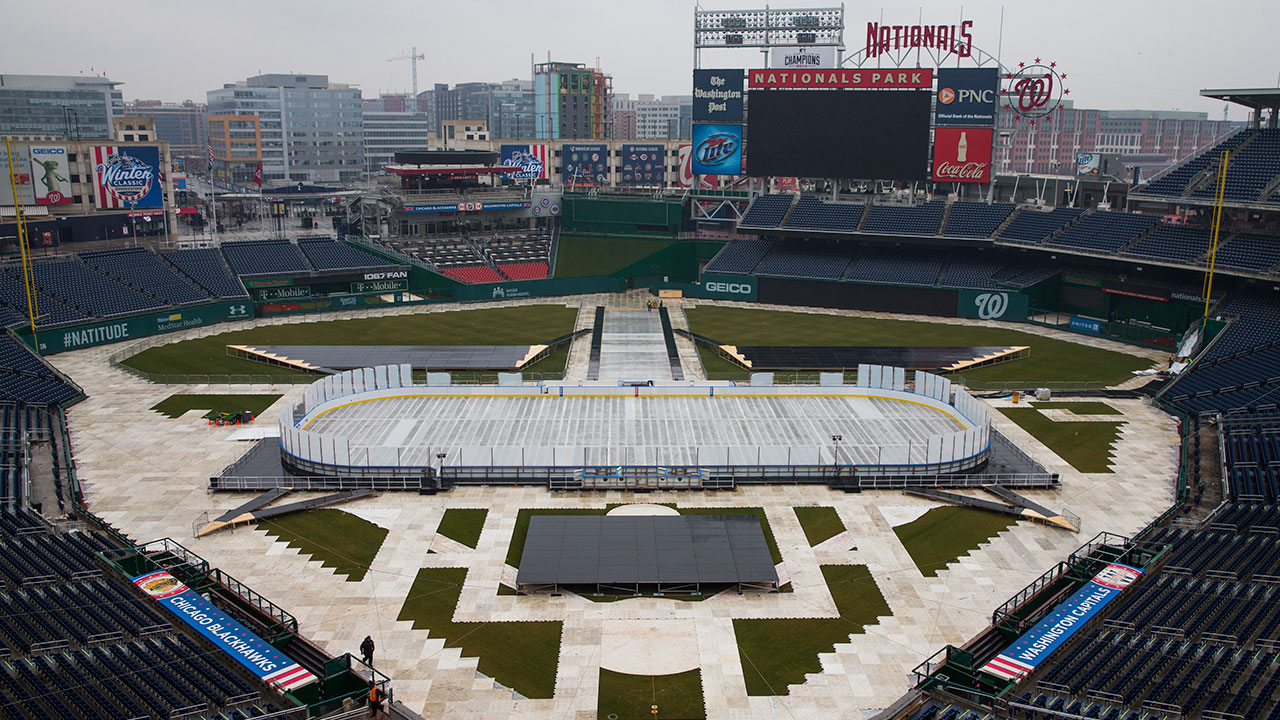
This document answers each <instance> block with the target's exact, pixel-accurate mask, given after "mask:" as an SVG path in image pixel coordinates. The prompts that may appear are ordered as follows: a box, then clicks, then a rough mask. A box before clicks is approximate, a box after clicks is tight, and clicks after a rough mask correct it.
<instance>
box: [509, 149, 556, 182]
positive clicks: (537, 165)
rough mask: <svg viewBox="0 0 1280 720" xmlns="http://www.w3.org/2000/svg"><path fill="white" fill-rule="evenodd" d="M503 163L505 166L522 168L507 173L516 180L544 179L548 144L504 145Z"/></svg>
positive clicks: (546, 174)
mask: <svg viewBox="0 0 1280 720" xmlns="http://www.w3.org/2000/svg"><path fill="white" fill-rule="evenodd" d="M501 149H502V164H503V165H504V166H505V167H516V168H520V169H519V170H518V171H516V172H512V173H505V176H506V177H509V178H513V179H515V180H543V179H545V178H546V177H547V176H548V173H547V146H546V145H541V144H539V145H503V146H502V148H501Z"/></svg>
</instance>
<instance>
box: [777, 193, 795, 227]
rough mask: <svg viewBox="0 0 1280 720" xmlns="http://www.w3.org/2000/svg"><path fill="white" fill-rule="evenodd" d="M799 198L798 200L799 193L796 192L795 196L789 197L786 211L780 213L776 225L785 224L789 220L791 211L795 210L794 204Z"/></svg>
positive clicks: (784, 225) (782, 225)
mask: <svg viewBox="0 0 1280 720" xmlns="http://www.w3.org/2000/svg"><path fill="white" fill-rule="evenodd" d="M799 200H800V195H799V194H796V195H795V197H793V198H791V204H790V205H788V206H787V211H786V212H784V213H782V219H781V220H779V221H778V227H786V226H787V223H788V222H790V220H791V213H793V212H795V210H796V205H797V204H798V201H799Z"/></svg>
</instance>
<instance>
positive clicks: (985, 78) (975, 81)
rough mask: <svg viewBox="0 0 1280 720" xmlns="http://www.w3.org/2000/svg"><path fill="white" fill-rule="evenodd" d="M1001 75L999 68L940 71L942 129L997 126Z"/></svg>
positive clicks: (937, 118) (938, 114)
mask: <svg viewBox="0 0 1280 720" xmlns="http://www.w3.org/2000/svg"><path fill="white" fill-rule="evenodd" d="M999 98H1000V75H999V72H998V71H997V69H996V68H938V106H937V109H936V111H935V112H934V119H935V121H936V122H937V124H938V125H995V124H996V101H997V100H999Z"/></svg>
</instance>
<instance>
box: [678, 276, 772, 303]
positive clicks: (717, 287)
mask: <svg viewBox="0 0 1280 720" xmlns="http://www.w3.org/2000/svg"><path fill="white" fill-rule="evenodd" d="M701 279H702V285H701V286H698V285H693V286H690V289H689V290H687V291H686V293H685V294H686V295H689V296H691V297H705V298H718V299H721V300H755V299H756V297H757V295H756V293H757V290H756V279H755V278H754V277H751V276H748V275H713V274H711V273H703V275H702V278H701Z"/></svg>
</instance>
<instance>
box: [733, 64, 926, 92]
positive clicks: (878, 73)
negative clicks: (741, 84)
mask: <svg viewBox="0 0 1280 720" xmlns="http://www.w3.org/2000/svg"><path fill="white" fill-rule="evenodd" d="M747 77H748V81H749V83H750V87H753V88H854V89H876V90H879V89H883V88H912V89H924V90H932V89H933V68H913V69H911V70H752V71H751V72H750V73H748V76H747Z"/></svg>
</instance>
